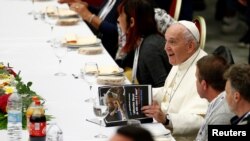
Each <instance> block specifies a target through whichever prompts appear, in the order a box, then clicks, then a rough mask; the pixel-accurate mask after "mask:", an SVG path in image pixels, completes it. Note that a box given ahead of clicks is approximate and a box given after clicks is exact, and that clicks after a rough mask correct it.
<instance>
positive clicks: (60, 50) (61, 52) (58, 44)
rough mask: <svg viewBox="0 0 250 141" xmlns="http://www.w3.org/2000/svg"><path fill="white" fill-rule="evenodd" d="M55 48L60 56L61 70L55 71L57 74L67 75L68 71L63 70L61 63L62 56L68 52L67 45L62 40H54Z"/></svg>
mask: <svg viewBox="0 0 250 141" xmlns="http://www.w3.org/2000/svg"><path fill="white" fill-rule="evenodd" d="M52 47H53V50H54V53H55V55H56V57H57V58H58V61H59V71H58V72H57V73H55V74H54V75H55V76H65V75H66V73H64V72H62V71H61V63H62V58H63V57H64V56H65V55H66V54H67V47H65V46H63V44H62V42H61V41H60V40H54V42H53V45H52Z"/></svg>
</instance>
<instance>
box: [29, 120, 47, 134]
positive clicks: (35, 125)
mask: <svg viewBox="0 0 250 141" xmlns="http://www.w3.org/2000/svg"><path fill="white" fill-rule="evenodd" d="M29 126H30V128H29V133H30V136H38V137H41V136H45V135H46V122H30V125H29Z"/></svg>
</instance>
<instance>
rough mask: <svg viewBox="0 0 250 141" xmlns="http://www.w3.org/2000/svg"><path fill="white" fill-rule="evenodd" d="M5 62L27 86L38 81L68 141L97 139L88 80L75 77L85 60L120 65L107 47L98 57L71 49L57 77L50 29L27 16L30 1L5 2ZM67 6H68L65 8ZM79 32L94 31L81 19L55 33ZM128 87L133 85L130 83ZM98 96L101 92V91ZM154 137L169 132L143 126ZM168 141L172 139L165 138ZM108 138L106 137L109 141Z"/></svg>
mask: <svg viewBox="0 0 250 141" xmlns="http://www.w3.org/2000/svg"><path fill="white" fill-rule="evenodd" d="M0 2H1V5H0V18H1V22H0V62H4V63H5V64H6V63H10V65H11V66H13V67H14V70H15V71H16V72H18V71H21V77H22V80H23V81H24V82H28V81H31V82H33V85H32V90H34V91H35V92H37V94H39V95H41V96H42V97H43V98H45V99H46V103H45V107H46V108H47V110H46V114H50V115H53V116H54V117H55V118H54V119H53V120H54V121H56V122H57V123H58V125H59V126H60V127H61V129H62V130H63V136H64V141H88V140H97V139H95V138H94V135H95V134H97V133H98V132H99V128H100V127H99V126H98V125H97V124H93V123H90V122H87V121H86V119H87V118H90V117H94V114H93V111H92V108H91V106H92V104H90V103H86V102H84V100H85V99H86V98H88V97H89V96H90V90H89V86H88V85H87V83H86V82H85V81H84V80H83V79H80V78H79V79H75V78H74V77H73V76H72V74H79V72H80V68H82V67H83V65H84V63H85V62H91V61H94V62H97V63H98V65H99V66H105V65H116V63H115V62H114V61H113V59H112V58H111V57H110V56H109V54H108V53H107V52H106V50H105V49H104V51H103V53H102V54H99V55H80V54H78V52H77V51H74V50H73V51H69V52H68V53H67V55H66V56H65V57H64V58H63V61H62V64H61V65H62V68H63V71H64V72H66V73H67V76H63V77H57V76H54V73H55V72H56V71H57V70H58V60H57V58H56V56H55V55H54V53H53V50H52V48H51V47H50V44H49V43H47V42H46V41H47V40H48V39H50V38H51V32H50V27H49V25H48V24H46V23H45V22H44V21H42V20H34V19H33V17H32V16H31V15H28V12H29V11H31V10H32V3H31V0H0ZM49 4H57V2H56V1H39V2H37V1H36V2H35V8H39V9H43V8H44V7H45V6H46V5H49ZM60 6H64V7H67V5H60ZM68 33H75V34H80V35H84V36H91V35H93V33H92V32H91V30H90V29H89V28H88V26H87V25H86V24H85V23H84V22H83V21H81V22H80V23H78V24H77V25H74V26H56V27H55V30H54V34H55V35H56V36H59V37H60V36H63V35H66V34H68ZM126 83H129V82H128V81H126ZM94 93H95V94H97V92H96V90H94ZM143 126H144V127H146V128H148V129H149V130H150V131H152V133H153V134H154V135H164V134H167V133H169V131H168V130H167V129H165V128H164V127H163V126H162V125H161V124H158V123H150V124H143ZM116 128H117V127H103V128H102V130H103V131H102V132H103V133H104V134H106V135H108V136H109V137H111V136H112V134H114V132H115V130H116ZM0 137H1V140H3V141H7V133H6V130H1V131H0ZM164 138H165V139H166V140H168V139H169V138H171V136H165V137H164ZM171 139H172V138H171ZM22 140H23V141H27V140H28V133H27V131H26V130H24V131H23V139H22ZM104 140H107V139H104Z"/></svg>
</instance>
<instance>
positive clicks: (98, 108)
mask: <svg viewBox="0 0 250 141" xmlns="http://www.w3.org/2000/svg"><path fill="white" fill-rule="evenodd" d="M97 100H98V98H97ZM97 100H95V101H94V102H93V111H94V114H95V116H96V117H97V118H98V119H99V122H100V123H99V125H100V131H99V134H97V135H95V136H94V137H95V138H107V136H106V135H104V134H102V132H101V131H102V121H103V119H104V118H105V117H106V116H107V115H108V113H109V109H108V106H107V105H105V104H101V103H100V102H99V101H97Z"/></svg>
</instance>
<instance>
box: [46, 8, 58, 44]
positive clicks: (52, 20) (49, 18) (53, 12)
mask: <svg viewBox="0 0 250 141" xmlns="http://www.w3.org/2000/svg"><path fill="white" fill-rule="evenodd" d="M58 19H59V10H58V7H57V6H47V7H46V10H45V14H44V21H45V22H46V23H47V24H49V26H50V30H51V35H52V37H51V40H50V41H48V42H51V45H52V44H53V41H54V40H55V39H54V35H53V31H54V27H55V25H56V23H57V21H58Z"/></svg>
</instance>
